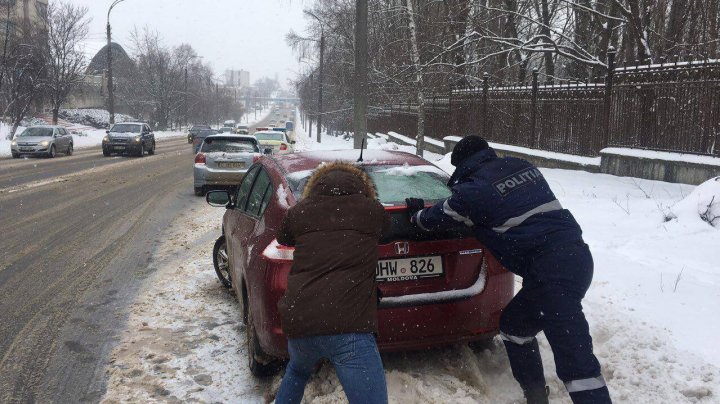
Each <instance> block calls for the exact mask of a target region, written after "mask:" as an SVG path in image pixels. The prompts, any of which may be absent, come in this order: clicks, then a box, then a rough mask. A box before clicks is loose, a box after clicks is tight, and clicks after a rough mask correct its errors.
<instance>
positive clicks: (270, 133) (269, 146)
mask: <svg viewBox="0 0 720 404" xmlns="http://www.w3.org/2000/svg"><path fill="white" fill-rule="evenodd" d="M253 136H255V138H256V139H257V140H258V143H259V144H260V150H262V151H263V152H264V153H268V152H270V153H271V154H288V153H292V152H294V151H295V147H294V145H295V141H294V140H290V139H288V137H287V135H286V134H285V133H284V132H280V131H274V130H263V131H258V132H255V133H254V134H253Z"/></svg>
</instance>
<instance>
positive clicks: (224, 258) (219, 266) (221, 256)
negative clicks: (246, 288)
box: [213, 236, 232, 289]
mask: <svg viewBox="0 0 720 404" xmlns="http://www.w3.org/2000/svg"><path fill="white" fill-rule="evenodd" d="M213 266H214V267H215V273H216V274H217V276H218V278H219V279H220V283H222V285H223V286H225V287H226V288H227V289H230V288H232V278H231V277H230V262H229V260H228V255H227V245H226V243H225V236H220V237H219V238H218V239H217V240H216V241H215V247H213Z"/></svg>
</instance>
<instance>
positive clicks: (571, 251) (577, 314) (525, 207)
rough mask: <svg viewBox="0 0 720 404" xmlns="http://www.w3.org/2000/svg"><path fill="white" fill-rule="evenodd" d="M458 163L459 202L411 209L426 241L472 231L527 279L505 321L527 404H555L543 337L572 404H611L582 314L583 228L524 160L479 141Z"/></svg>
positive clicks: (464, 146)
mask: <svg viewBox="0 0 720 404" xmlns="http://www.w3.org/2000/svg"><path fill="white" fill-rule="evenodd" d="M450 161H451V163H452V165H454V166H455V167H456V170H455V173H454V174H453V175H452V177H451V178H450V182H449V184H448V185H449V186H450V187H451V188H452V196H451V197H450V198H448V199H447V200H445V201H443V202H440V203H438V204H437V205H435V206H433V207H430V208H427V209H425V208H424V207H425V203H424V201H423V200H422V199H415V198H409V199H407V200H406V203H407V206H408V212H409V214H410V220H411V221H412V222H413V223H415V224H416V225H417V226H418V227H419V228H421V229H423V230H425V231H432V230H434V229H437V228H441V227H445V226H457V225H466V226H470V227H472V229H473V231H474V234H475V237H476V238H477V239H478V240H479V241H480V242H482V243H483V244H484V245H485V246H486V247H487V248H488V249H489V250H490V251H491V252H492V254H493V255H494V256H495V257H496V258H497V259H498V260H499V261H500V262H501V263H502V264H503V265H504V266H505V267H506V268H507V269H508V270H510V271H511V272H513V273H515V274H516V275H518V276H521V277H522V278H523V284H522V285H523V286H522V288H521V289H520V291H519V292H518V293H517V295H516V296H515V297H514V298H513V299H512V300H511V301H510V303H509V304H508V306H507V307H506V308H505V310H504V311H503V313H502V316H501V318H500V338H501V339H502V340H503V342H504V344H505V348H506V350H507V354H508V358H509V359H510V366H511V368H512V373H513V376H514V377H515V379H516V380H517V381H518V383H519V384H520V387H522V389H523V392H524V393H525V397H526V399H527V402H528V403H547V402H548V389H547V387H546V385H545V375H544V373H543V366H542V361H541V359H540V350H539V347H538V342H537V340H536V339H535V335H537V333H539V332H540V331H544V332H545V336H546V337H547V340H548V342H549V343H550V347H551V348H552V351H553V355H554V357H555V364H556V368H557V374H558V377H559V378H560V379H561V380H562V381H563V382H564V383H565V387H566V389H567V391H568V393H569V394H570V397H571V398H572V400H573V402H574V403H588V404H590V403H592V404H594V403H610V402H611V401H610V394H609V392H608V388H607V386H606V385H605V380H604V379H603V377H602V374H601V373H600V364H599V363H598V360H597V358H596V357H595V355H593V348H592V338H591V337H590V332H589V328H588V323H587V321H586V320H585V315H584V314H583V311H582V304H581V302H582V299H583V297H584V296H585V292H586V291H587V290H588V287H589V286H590V282H591V280H592V275H593V259H592V255H591V254H590V250H589V249H588V246H587V245H586V244H585V243H584V242H583V238H582V230H581V229H580V226H579V225H578V223H577V222H576V221H575V218H574V217H573V216H572V214H571V213H570V211H568V210H567V209H563V207H562V206H561V205H560V202H559V201H558V200H557V199H556V198H555V195H554V194H553V192H552V191H551V190H550V186H549V185H548V183H547V181H545V178H543V175H542V173H541V172H540V170H538V169H537V168H536V167H535V166H533V165H532V164H530V163H529V162H527V161H525V160H521V159H517V158H512V157H505V158H499V157H498V156H497V155H496V154H495V151H494V150H493V149H492V148H490V147H489V146H488V143H487V142H486V141H485V140H484V139H483V138H481V137H479V136H468V137H465V138H464V139H462V140H461V141H460V142H458V144H457V145H456V146H455V149H454V150H453V152H452V155H451V160H450Z"/></svg>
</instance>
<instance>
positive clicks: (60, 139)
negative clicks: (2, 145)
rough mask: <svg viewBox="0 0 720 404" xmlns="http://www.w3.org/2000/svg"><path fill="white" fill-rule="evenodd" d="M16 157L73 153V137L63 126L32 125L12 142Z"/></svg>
mask: <svg viewBox="0 0 720 404" xmlns="http://www.w3.org/2000/svg"><path fill="white" fill-rule="evenodd" d="M10 153H11V154H12V156H13V157H14V158H19V157H20V156H22V155H28V156H45V157H51V158H52V157H55V156H56V155H57V154H58V153H65V154H66V155H68V156H70V155H72V153H73V137H72V135H71V134H70V133H68V131H67V130H65V128H63V127H62V126H31V127H29V128H27V129H25V130H24V131H22V133H20V134H19V135H17V136H15V139H13V140H12V142H10Z"/></svg>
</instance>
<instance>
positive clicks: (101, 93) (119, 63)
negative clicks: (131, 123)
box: [65, 42, 135, 113]
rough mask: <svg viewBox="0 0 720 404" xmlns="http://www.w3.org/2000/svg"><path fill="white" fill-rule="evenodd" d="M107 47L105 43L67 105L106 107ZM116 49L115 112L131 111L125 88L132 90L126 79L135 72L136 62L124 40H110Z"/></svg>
mask: <svg viewBox="0 0 720 404" xmlns="http://www.w3.org/2000/svg"><path fill="white" fill-rule="evenodd" d="M107 50H108V45H105V46H103V48H102V49H100V50H99V51H98V52H97V53H96V54H95V56H93V58H92V60H90V63H89V64H88V67H87V70H86V71H85V77H84V78H83V81H82V83H81V84H80V85H79V86H78V87H77V88H75V89H74V90H73V92H72V93H71V94H70V97H69V99H68V102H67V105H66V106H65V108H106V102H107V68H108V61H107ZM110 52H111V53H112V65H113V79H114V88H115V89H116V90H117V93H116V95H115V103H116V104H115V112H121V113H128V112H129V110H130V108H129V106H128V105H127V103H126V99H125V97H123V94H124V92H126V91H128V86H126V85H124V84H125V82H127V81H128V80H131V79H132V77H133V76H134V74H135V62H133V60H132V59H131V58H130V56H128V54H127V52H125V49H123V47H122V46H120V44H117V43H115V42H112V43H111V44H110Z"/></svg>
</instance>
